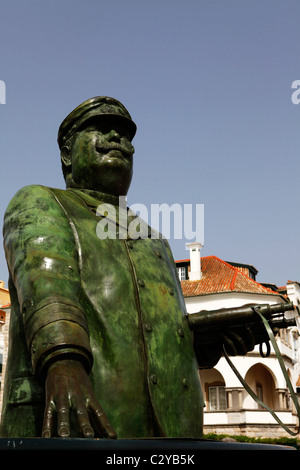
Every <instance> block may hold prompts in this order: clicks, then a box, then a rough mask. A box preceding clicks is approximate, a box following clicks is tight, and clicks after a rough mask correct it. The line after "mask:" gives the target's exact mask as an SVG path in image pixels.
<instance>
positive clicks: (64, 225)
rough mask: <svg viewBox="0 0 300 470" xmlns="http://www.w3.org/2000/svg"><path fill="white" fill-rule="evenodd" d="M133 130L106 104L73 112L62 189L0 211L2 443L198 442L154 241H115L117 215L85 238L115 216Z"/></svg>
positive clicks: (183, 334) (187, 336)
mask: <svg viewBox="0 0 300 470" xmlns="http://www.w3.org/2000/svg"><path fill="white" fill-rule="evenodd" d="M135 132H136V126H135V124H134V122H133V121H132V119H131V117H130V115H129V113H128V111H127V110H126V109H125V108H124V106H123V105H122V104H121V103H120V102H119V101H117V100H115V99H113V98H108V97H96V98H92V99H90V100H87V101H85V102H84V103H82V104H81V105H80V106H78V107H77V108H76V109H75V110H74V111H73V112H71V113H70V114H69V115H68V116H67V118H66V119H65V120H64V121H63V123H62V124H61V126H60V129H59V134H58V143H59V146H60V150H61V161H62V167H63V172H64V176H65V180H66V190H61V189H54V188H49V187H44V186H38V185H32V186H27V187H24V188H23V189H21V190H20V191H19V192H18V193H17V194H16V195H15V196H14V198H13V199H12V201H11V202H10V204H9V206H8V208H7V211H6V214H5V220H4V229H3V233H4V247H5V254H6V259H7V264H8V268H9V273H10V279H9V289H10V294H11V305H12V312H11V320H10V333H9V334H10V345H9V352H8V361H7V367H6V376H5V388H4V403H3V415H2V422H1V436H2V437H30V436H32V437H38V436H44V437H50V436H59V437H67V436H71V437H72V436H84V437H92V436H100V437H109V438H115V437H116V436H117V437H119V438H131V437H135V438H140V437H141V438H142V437H151V436H152V437H154V436H155V437H160V436H162V437H163V436H165V437H190V438H191V437H193V438H196V437H201V436H202V417H203V399H202V393H201V387H200V382H199V376H198V362H197V358H198V359H199V350H200V349H199V345H198V346H197V338H195V337H193V336H192V333H191V330H190V329H189V325H188V321H187V314H186V309H185V302H184V299H183V295H182V291H181V287H180V282H179V279H178V276H177V272H176V266H175V263H174V260H173V257H172V254H171V251H170V248H169V245H168V243H167V241H166V240H165V239H163V237H156V238H155V239H154V238H153V237H151V236H150V234H151V230H150V228H149V236H148V238H147V237H143V238H137V239H131V238H130V237H129V236H127V237H124V236H123V237H118V233H119V231H120V230H121V222H120V219H118V218H117V230H116V232H117V236H116V238H115V239H111V238H108V237H107V238H105V237H103V238H102V239H101V237H99V236H98V235H97V224H98V223H99V220H101V218H102V219H103V218H104V217H105V215H104V213H103V214H102V215H101V211H100V214H99V211H98V212H97V208H98V206H100V207H101V204H103V203H106V204H110V205H113V206H114V207H115V208H116V213H117V214H118V206H119V196H125V195H126V194H127V191H128V188H129V186H130V183H131V178H132V166H133V153H134V148H133V146H132V144H131V141H132V139H133V137H134V135H135ZM200 346H201V345H200ZM252 346H253V345H251V347H252ZM251 347H250V349H251ZM195 351H196V354H195ZM197 351H198V353H197ZM220 355H221V352H220V351H219V350H217V349H213V350H212V351H211V353H210V354H208V356H210V358H211V362H212V365H214V364H215V362H216V360H217V359H218V358H219V357H220ZM213 356H214V357H213Z"/></svg>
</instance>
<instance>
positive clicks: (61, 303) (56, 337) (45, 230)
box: [3, 186, 92, 376]
mask: <svg viewBox="0 0 300 470" xmlns="http://www.w3.org/2000/svg"><path fill="white" fill-rule="evenodd" d="M3 237H4V249H5V255H6V259H7V264H8V268H9V272H10V276H11V278H12V280H13V283H14V285H15V288H16V291H17V296H18V301H19V305H20V311H21V313H22V318H23V323H24V330H25V335H26V340H27V346H28V350H29V352H30V356H31V361H32V366H33V370H34V372H35V373H36V374H37V375H40V376H42V375H43V374H44V371H45V370H46V369H47V365H48V363H49V362H53V360H54V359H55V357H56V356H62V355H67V354H72V355H73V356H74V355H75V356H76V357H77V358H78V360H80V361H81V362H82V363H83V364H84V366H85V368H86V369H87V371H88V370H89V369H90V367H91V364H92V353H91V350H90V344H89V335H88V329H87V324H86V320H85V315H84V312H83V311H82V308H81V305H80V300H79V295H80V279H79V273H78V266H77V250H76V246H75V243H74V237H73V234H72V230H71V227H70V225H69V223H68V221H67V219H66V217H65V214H64V212H63V210H62V209H61V207H60V206H59V205H58V203H57V202H56V200H55V198H54V197H53V195H52V194H51V192H50V191H49V190H48V188H45V187H43V186H27V187H25V188H23V189H21V190H20V191H19V192H18V193H17V194H16V195H15V196H14V198H13V199H12V201H11V202H10V204H9V206H8V208H7V210H6V213H5V216H4V226H3Z"/></svg>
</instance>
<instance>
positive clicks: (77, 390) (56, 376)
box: [42, 360, 117, 439]
mask: <svg viewBox="0 0 300 470" xmlns="http://www.w3.org/2000/svg"><path fill="white" fill-rule="evenodd" d="M45 387H46V407H45V414H44V423H43V429H42V437H51V436H53V435H55V436H56V435H57V436H58V437H69V436H70V435H71V425H70V414H71V411H74V412H75V414H76V416H77V420H78V425H79V427H80V430H81V433H82V435H83V436H84V437H87V438H92V437H94V435H97V437H107V438H110V439H115V438H116V437H117V435H116V433H115V431H114V429H113V428H112V426H111V425H110V423H109V421H108V418H107V416H106V414H105V413H104V411H103V409H102V408H101V406H100V404H99V402H98V400H97V399H96V397H95V395H94V392H93V390H92V386H91V383H90V380H89V377H88V375H87V373H86V371H85V369H84V367H83V366H82V364H81V363H80V362H78V361H76V360H60V361H57V362H55V363H53V364H51V366H50V367H49V370H48V373H47V378H46V385H45ZM55 417H56V420H55ZM54 422H56V423H57V433H56V432H55V431H54V430H53V427H54Z"/></svg>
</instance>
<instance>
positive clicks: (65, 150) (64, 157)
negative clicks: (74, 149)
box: [60, 145, 72, 167]
mask: <svg viewBox="0 0 300 470" xmlns="http://www.w3.org/2000/svg"><path fill="white" fill-rule="evenodd" d="M60 157H61V161H62V162H63V164H64V165H65V167H70V166H71V164H72V160H71V152H70V149H69V147H68V146H67V145H64V146H63V147H62V148H61V151H60Z"/></svg>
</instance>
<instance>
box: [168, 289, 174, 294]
mask: <svg viewBox="0 0 300 470" xmlns="http://www.w3.org/2000/svg"><path fill="white" fill-rule="evenodd" d="M169 294H170V295H174V290H173V289H172V287H170V289H169Z"/></svg>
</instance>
